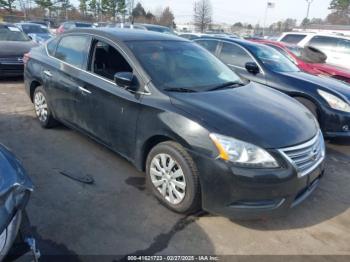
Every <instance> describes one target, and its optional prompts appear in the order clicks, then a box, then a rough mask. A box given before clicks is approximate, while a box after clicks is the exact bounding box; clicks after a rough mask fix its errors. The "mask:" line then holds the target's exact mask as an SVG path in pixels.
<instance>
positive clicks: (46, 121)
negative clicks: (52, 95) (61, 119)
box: [33, 86, 57, 128]
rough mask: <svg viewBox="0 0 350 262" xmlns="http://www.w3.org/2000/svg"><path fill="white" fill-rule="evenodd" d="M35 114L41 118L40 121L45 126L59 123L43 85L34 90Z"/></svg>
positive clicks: (48, 126)
mask: <svg viewBox="0 0 350 262" xmlns="http://www.w3.org/2000/svg"><path fill="white" fill-rule="evenodd" d="M33 102H34V109H35V114H36V116H37V118H38V120H39V123H40V125H41V126H42V127H44V128H50V127H53V126H55V125H56V124H57V122H56V120H55V119H54V117H53V116H52V112H51V110H50V108H49V105H48V103H47V97H46V93H45V91H44V88H43V87H42V86H38V87H37V88H36V89H35V91H34V96H33Z"/></svg>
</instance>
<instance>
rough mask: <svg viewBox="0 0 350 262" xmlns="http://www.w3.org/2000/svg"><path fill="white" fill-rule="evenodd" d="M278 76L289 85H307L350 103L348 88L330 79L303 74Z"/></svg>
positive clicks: (349, 90)
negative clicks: (287, 81) (336, 95)
mask: <svg viewBox="0 0 350 262" xmlns="http://www.w3.org/2000/svg"><path fill="white" fill-rule="evenodd" d="M280 75H281V76H283V77H284V78H285V79H287V80H289V83H290V84H291V85H294V86H296V85H298V84H299V83H300V84H304V85H305V84H307V85H308V86H309V87H311V86H313V87H314V88H316V89H321V90H324V91H327V92H330V93H333V94H334V93H335V94H338V95H339V96H341V97H345V98H346V99H348V101H350V86H349V85H348V84H346V83H343V82H341V81H338V80H336V79H333V78H331V77H325V76H314V75H311V74H307V73H304V72H291V73H280Z"/></svg>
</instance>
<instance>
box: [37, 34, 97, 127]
mask: <svg viewBox="0 0 350 262" xmlns="http://www.w3.org/2000/svg"><path fill="white" fill-rule="evenodd" d="M90 43H91V37H90V36H87V35H67V36H63V37H62V38H61V39H60V41H59V43H58V45H57V48H56V50H55V52H54V55H53V57H54V58H53V59H55V67H51V68H44V71H43V72H44V76H45V78H46V79H49V81H50V84H49V96H50V98H51V104H52V105H51V106H52V107H53V109H54V111H55V114H56V116H57V117H58V118H59V119H60V120H61V121H63V122H66V123H69V124H72V125H75V126H76V125H77V124H78V123H79V117H80V116H79V112H78V111H77V108H76V103H77V97H78V95H79V94H80V92H81V85H82V81H81V80H80V78H81V75H82V74H83V72H84V71H83V70H85V69H86V65H87V55H88V51H89V47H90Z"/></svg>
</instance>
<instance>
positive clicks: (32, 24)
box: [16, 22, 43, 27]
mask: <svg viewBox="0 0 350 262" xmlns="http://www.w3.org/2000/svg"><path fill="white" fill-rule="evenodd" d="M16 25H30V26H38V27H43V25H42V24H37V23H28V22H26V23H16Z"/></svg>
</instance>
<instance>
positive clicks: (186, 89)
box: [164, 87, 197, 93]
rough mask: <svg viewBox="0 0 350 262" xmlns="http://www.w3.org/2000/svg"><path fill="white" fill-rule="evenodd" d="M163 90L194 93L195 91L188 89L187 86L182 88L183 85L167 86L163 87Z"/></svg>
mask: <svg viewBox="0 0 350 262" xmlns="http://www.w3.org/2000/svg"><path fill="white" fill-rule="evenodd" d="M164 91H168V92H180V93H194V92H197V91H196V90H193V89H189V88H184V87H169V88H164Z"/></svg>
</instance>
